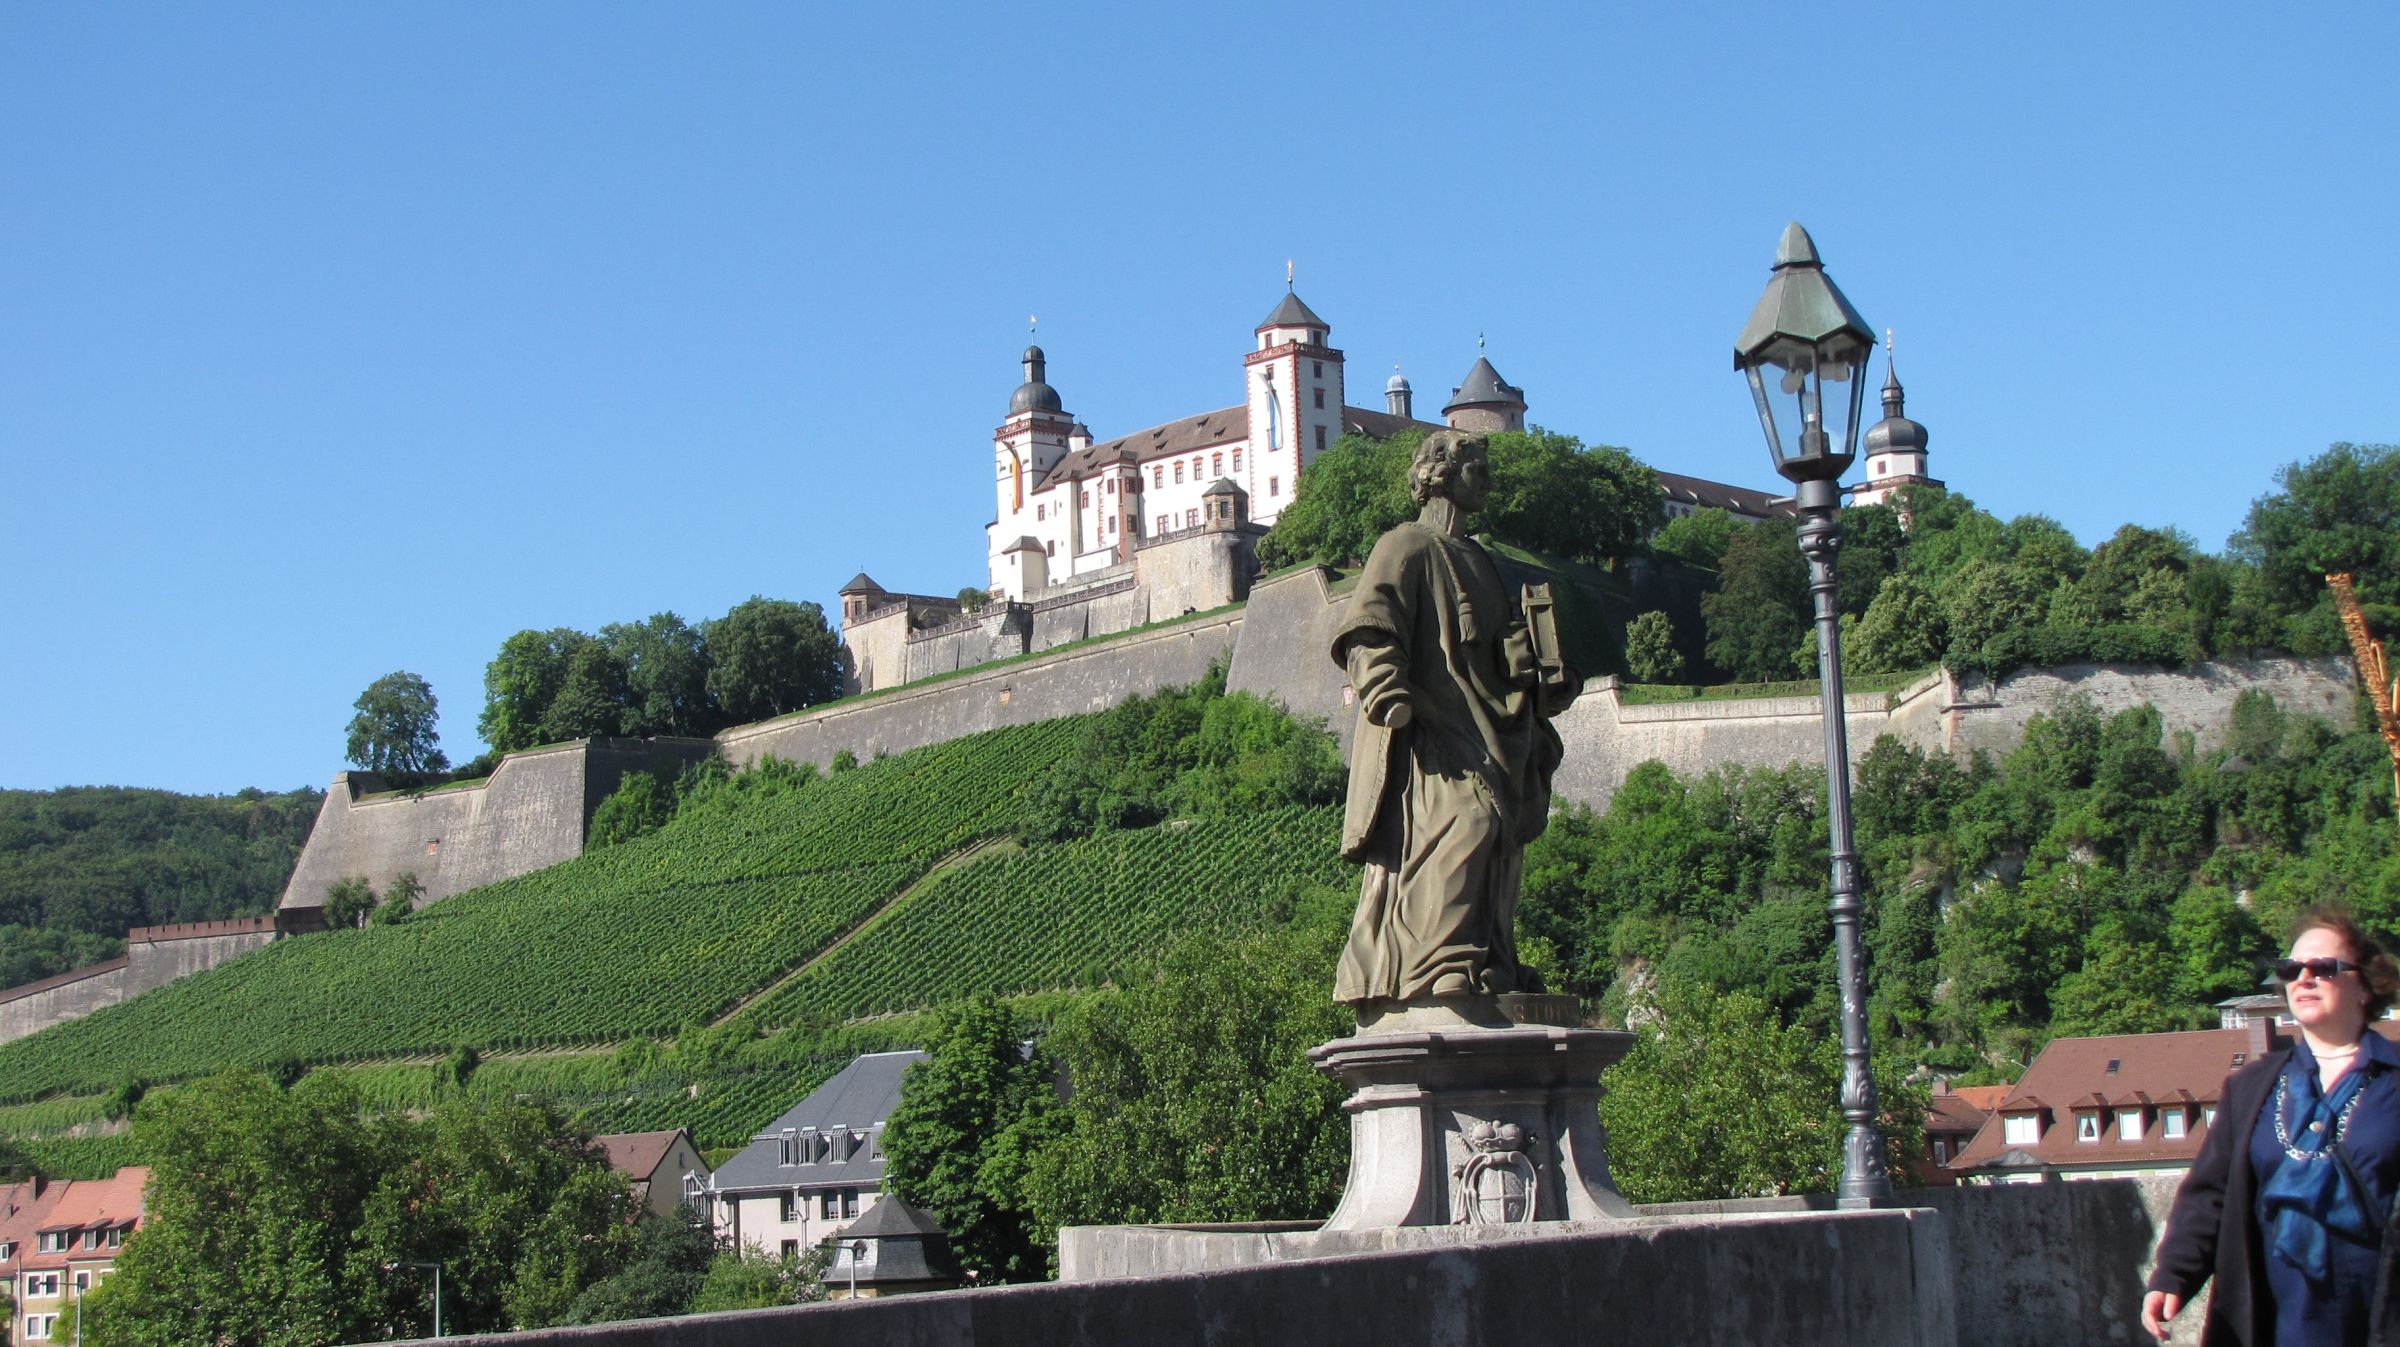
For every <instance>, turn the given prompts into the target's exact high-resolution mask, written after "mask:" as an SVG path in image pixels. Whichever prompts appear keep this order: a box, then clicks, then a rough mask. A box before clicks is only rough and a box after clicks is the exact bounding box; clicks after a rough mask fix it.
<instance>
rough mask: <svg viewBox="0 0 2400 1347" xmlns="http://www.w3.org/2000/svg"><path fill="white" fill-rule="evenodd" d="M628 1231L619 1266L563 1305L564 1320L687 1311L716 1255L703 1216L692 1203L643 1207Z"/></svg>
mask: <svg viewBox="0 0 2400 1347" xmlns="http://www.w3.org/2000/svg"><path fill="white" fill-rule="evenodd" d="M634 1234H635V1240H634V1247H633V1249H632V1251H631V1253H630V1254H629V1255H628V1256H627V1258H626V1261H625V1264H624V1266H623V1267H620V1268H618V1269H617V1270H616V1271H615V1272H613V1273H610V1274H609V1275H608V1276H606V1277H603V1278H601V1279H600V1280H598V1281H596V1282H593V1283H592V1284H591V1285H589V1286H587V1287H585V1288H584V1289H583V1291H582V1293H581V1294H579V1295H577V1296H576V1297H575V1300H574V1302H573V1303H572V1304H570V1305H569V1306H568V1307H567V1313H566V1316H565V1319H564V1322H566V1323H570V1324H605V1323H614V1322H616V1321H617V1320H620V1319H656V1318H661V1317H664V1316H666V1315H670V1314H688V1313H690V1312H691V1310H692V1302H693V1301H695V1300H697V1299H699V1296H700V1289H701V1287H702V1286H703V1285H704V1284H705V1283H706V1281H707V1279H708V1274H709V1272H710V1270H711V1268H712V1266H713V1265H714V1264H715V1262H716V1258H717V1241H716V1237H715V1236H714V1235H713V1234H712V1233H711V1232H710V1231H709V1227H708V1221H707V1218H706V1216H705V1215H704V1214H703V1213H702V1212H700V1211H699V1210H698V1209H696V1208H693V1207H684V1208H682V1209H680V1210H678V1211H675V1212H673V1213H671V1214H661V1213H659V1212H656V1211H652V1210H648V1209H644V1210H643V1212H642V1214H641V1218H640V1220H639V1221H638V1222H637V1223H636V1227H635V1232H634ZM787 1303H788V1302H787ZM745 1308H746V1307H745Z"/></svg>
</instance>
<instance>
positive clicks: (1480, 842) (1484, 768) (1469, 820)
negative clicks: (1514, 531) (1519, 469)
mask: <svg viewBox="0 0 2400 1347" xmlns="http://www.w3.org/2000/svg"><path fill="white" fill-rule="evenodd" d="M1333 658H1334V662H1335V663H1337V664H1340V665H1341V666H1343V668H1344V669H1345V670H1346V671H1347V672H1348V673H1349V677H1350V685H1351V687H1352V688H1353V689H1354V690H1355V691H1356V693H1357V702H1358V712H1359V714H1358V722H1357V727H1356V736H1355V738H1354V740H1353V743H1352V748H1351V757H1350V794H1349V799H1348V802H1347V806H1346V808H1345V811H1344V817H1343V821H1342V856H1343V858H1344V859H1346V860H1350V861H1355V862H1361V863H1363V864H1364V866H1365V869H1366V873H1365V878H1364V880H1363V882H1362V883H1361V885H1360V888H1359V898H1358V913H1357V916H1356V917H1355V918H1354V919H1353V921H1352V922H1351V926H1350V940H1349V944H1348V946H1347V947H1346V948H1345V949H1344V951H1343V954H1342V962H1341V969H1340V972H1339V974H1338V975H1337V977H1336V979H1335V983H1334V999H1335V1000H1337V1001H1341V1002H1344V1003H1349V1004H1356V1003H1359V1002H1364V1001H1373V1000H1393V1001H1404V1000H1410V999H1414V998H1417V997H1422V996H1425V995H1428V994H1430V993H1431V992H1432V991H1433V989H1434V985H1435V983H1436V982H1437V981H1438V980H1439V979H1441V978H1442V977H1443V976H1444V975H1445V974H1449V973H1457V974H1460V975H1462V976H1463V977H1464V978H1465V979H1466V988H1465V989H1466V990H1467V991H1470V992H1478V993H1496V992H1508V991H1518V990H1526V988H1525V987H1523V985H1522V981H1523V978H1522V974H1521V972H1520V970H1519V967H1518V964H1517V947H1516V918H1517V891H1518V879H1519V876H1520V874H1521V873H1522V870H1523V864H1524V848H1525V844H1526V843H1527V842H1530V841H1532V840H1533V839H1534V838H1535V837H1537V836H1539V835H1540V834H1541V832H1542V829H1543V828H1544V827H1545V826H1547V825H1548V823H1549V814H1550V774H1551V772H1552V771H1553V770H1555V769H1556V768H1557V766H1558V761H1559V756H1560V744H1559V738H1558V734H1557V731H1555V730H1553V729H1552V728H1551V727H1550V724H1549V721H1548V720H1547V719H1546V718H1545V713H1546V714H1548V715H1555V714H1557V713H1558V712H1559V711H1560V710H1563V709H1564V703H1565V701H1566V700H1567V699H1568V698H1570V697H1571V696H1572V693H1571V692H1569V693H1567V694H1565V695H1564V696H1554V697H1553V700H1552V702H1551V703H1550V704H1548V705H1543V706H1537V705H1536V702H1537V697H1536V693H1535V683H1536V675H1535V670H1534V660H1533V656H1532V650H1531V647H1530V643H1529V641H1528V638H1527V635H1526V632H1525V628H1524V624H1523V622H1522V620H1521V618H1520V617H1519V615H1518V612H1517V604H1516V602H1515V599H1514V597H1513V596H1512V595H1511V593H1510V592H1509V589H1508V586H1507V585H1506V583H1505V582H1504V581H1503V580H1502V579H1501V576H1500V572H1499V569H1498V568H1497V567H1496V566H1494V565H1493V564H1492V559H1491V557H1490V556H1489V555H1488V554H1487V553H1485V551H1484V550H1483V548H1482V547H1481V546H1479V545H1478V544H1477V543H1476V542H1475V541H1474V540H1473V539H1471V538H1457V537H1452V536H1450V535H1449V534H1447V533H1444V532H1442V531H1440V530H1438V529H1435V528H1432V527H1429V526H1427V525H1425V524H1423V523H1418V522H1413V521H1412V522H1410V523H1406V524H1402V525H1400V526H1399V527H1398V528H1395V529H1393V530H1392V531H1391V532H1389V533H1386V534H1385V535H1384V536H1383V537H1382V538H1381V539H1379V540H1378V541H1377V542H1376V544H1375V550H1374V552H1373V554H1372V555H1370V556H1369V557H1368V558H1367V566H1366V570H1365V572H1364V573H1363V574H1361V576H1360V577H1359V583H1358V588H1357V590H1356V591H1355V592H1354V593H1353V594H1352V595H1351V598H1350V603H1349V607H1348V608H1347V609H1346V610H1345V611H1344V613H1343V615H1342V621H1341V626H1340V628H1339V629H1338V631H1337V632H1336V634H1335V636H1334V640H1333ZM1569 687H1570V688H1571V687H1572V684H1571V683H1570V684H1569ZM1403 693H1404V694H1405V697H1404V699H1405V700H1406V701H1407V703H1408V704H1409V707H1410V711H1411V719H1410V720H1409V722H1408V723H1407V724H1406V725H1403V726H1401V727H1399V728H1397V729H1392V728H1386V727H1385V726H1384V725H1382V724H1379V723H1377V719H1376V718H1377V716H1378V715H1380V714H1381V713H1383V711H1384V709H1385V708H1387V707H1388V706H1389V705H1390V704H1391V703H1392V702H1394V701H1395V700H1400V699H1402V698H1403ZM1455 989H1456V988H1455V985H1454V987H1453V988H1452V990H1455Z"/></svg>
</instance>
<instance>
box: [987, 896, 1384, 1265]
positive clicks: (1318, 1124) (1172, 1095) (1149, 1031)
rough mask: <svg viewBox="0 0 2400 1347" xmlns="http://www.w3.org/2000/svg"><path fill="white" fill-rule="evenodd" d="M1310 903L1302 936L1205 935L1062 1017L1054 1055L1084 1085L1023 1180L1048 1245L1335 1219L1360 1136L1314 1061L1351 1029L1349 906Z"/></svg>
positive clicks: (1296, 921)
mask: <svg viewBox="0 0 2400 1347" xmlns="http://www.w3.org/2000/svg"><path fill="white" fill-rule="evenodd" d="M1301 899H1302V901H1301V908H1300V911H1299V912H1298V913H1297V914H1296V915H1295V916H1294V918H1293V920H1292V921H1291V922H1290V924H1288V925H1286V926H1282V927H1275V928H1270V929H1267V930H1262V931H1258V932H1254V933H1252V934H1249V935H1247V936H1240V937H1236V938H1233V939H1230V940H1229V939H1226V938H1224V937H1223V936H1221V935H1210V936H1205V937H1203V936H1194V937H1193V938H1191V939H1188V940H1186V941H1183V942H1181V943H1179V944H1178V945H1177V946H1176V947H1175V948H1174V949H1172V950H1170V951H1169V952H1168V954H1167V955H1166V957H1165V958H1164V959H1163V960H1162V961H1161V963H1160V964H1159V966H1158V968H1157V969H1156V971H1155V972H1153V973H1151V974H1149V975H1148V976H1144V977H1136V978H1134V979H1132V980H1131V981H1129V982H1128V983H1127V984H1126V985H1124V986H1122V987H1119V988H1117V989H1115V990H1112V991H1107V992H1104V993H1102V994H1101V995H1099V996H1096V997H1094V998H1091V999H1090V1000H1088V1001H1085V1002H1083V1003H1082V1004H1081V1005H1079V1006H1078V1007H1076V1008H1075V1009H1074V1010H1072V1011H1070V1012H1069V1013H1068V1014H1067V1015H1066V1016H1065V1017H1064V1018H1063V1019H1062V1020H1061V1022H1060V1024H1059V1026H1058V1028H1057V1029H1056V1030H1055V1031H1054V1032H1053V1033H1052V1035H1051V1038H1050V1040H1049V1043H1050V1046H1051V1048H1052V1050H1053V1051H1054V1052H1056V1053H1057V1055H1058V1058H1059V1060H1060V1061H1061V1062H1062V1063H1063V1064H1064V1065H1065V1067H1066V1069H1067V1074H1068V1077H1069V1079H1070V1080H1071V1081H1072V1083H1073V1087H1074V1088H1073V1090H1072V1092H1071V1093H1070V1095H1069V1097H1068V1100H1067V1103H1066V1105H1065V1107H1064V1119H1063V1121H1064V1126H1063V1130H1062V1131H1061V1133H1060V1135H1059V1137H1058V1139H1057V1140H1055V1141H1053V1142H1051V1143H1050V1144H1048V1145H1045V1146H1043V1147H1041V1148H1040V1149H1039V1150H1038V1152H1036V1153H1035V1154H1034V1155H1033V1156H1032V1158H1031V1163H1030V1167H1029V1168H1030V1172H1029V1173H1028V1174H1027V1175H1026V1177H1025V1180H1024V1181H1025V1185H1026V1188H1027V1190H1028V1191H1029V1192H1030V1193H1031V1195H1032V1198H1033V1207H1034V1209H1035V1211H1036V1213H1037V1214H1038V1218H1039V1221H1040V1225H1041V1229H1042V1230H1043V1232H1044V1235H1045V1237H1047V1236H1048V1235H1049V1234H1050V1232H1054V1231H1055V1230H1056V1228H1057V1227H1059V1226H1061V1225H1093V1224H1116V1223H1123V1222H1145V1221H1260V1220H1281V1219H1296V1218H1303V1217H1313V1216H1322V1215H1325V1214H1327V1213H1329V1212H1331V1211H1332V1209H1333V1205H1334V1203H1335V1202H1336V1201H1337V1200H1338V1199H1339V1198H1340V1195H1341V1187H1342V1178H1343V1174H1344V1171H1345V1168H1346V1165H1347V1160H1348V1155H1349V1124H1348V1121H1347V1119H1346V1118H1345V1117H1344V1115H1343V1114H1342V1112H1341V1108H1340V1103H1341V1097H1342V1092H1341V1090H1340V1088H1339V1087H1338V1086H1336V1085H1335V1084H1334V1082H1333V1081H1332V1080H1330V1079H1329V1078H1327V1077H1326V1076H1325V1075H1324V1074H1323V1073H1322V1072H1320V1071H1318V1070H1316V1068H1315V1067H1314V1066H1312V1065H1311V1064H1310V1063H1309V1061H1308V1058H1307V1055H1306V1054H1307V1051H1308V1049H1310V1048H1312V1047H1314V1046H1316V1045H1317V1044H1319V1043H1322V1042H1325V1041H1326V1040H1328V1039H1330V1038H1333V1037H1336V1036H1338V1035H1340V1034H1342V1033H1344V1032H1347V1031H1348V1029H1349V1027H1350V1025H1349V1016H1348V1014H1347V1013H1346V1011H1345V1010H1344V1009H1343V1008H1342V1007H1340V1006H1337V1005H1335V1004H1334V1003H1333V1002H1332V1000H1331V999H1330V998H1328V997H1327V996H1326V994H1325V988H1326V987H1327V986H1328V985H1329V984H1330V982H1331V980H1332V977H1333V964H1334V958H1335V955H1336V953H1337V952H1338V950H1339V948H1340V943H1341V939H1342V935H1343V933H1344V931H1345V930H1346V926H1347V916H1348V913H1347V895H1345V894H1340V893H1335V892H1332V891H1326V892H1321V893H1320V892H1310V893H1306V894H1304V895H1302V896H1301Z"/></svg>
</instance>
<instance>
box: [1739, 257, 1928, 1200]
mask: <svg viewBox="0 0 2400 1347" xmlns="http://www.w3.org/2000/svg"><path fill="white" fill-rule="evenodd" d="M1874 350H1875V333H1874V330H1873V329H1871V328H1869V327H1868V326H1867V320H1866V319H1864V318H1861V317H1860V316H1859V313H1858V310H1857V309H1855V308H1852V307H1851V305H1850V301H1849V300H1848V299H1847V298H1845V297H1844V296H1843V295H1842V292H1841V290H1840V289H1839V288H1838V287H1836V286H1835V285H1834V283H1833V280H1832V278H1831V277H1829V276H1827V275H1826V274H1825V265H1824V263H1823V262H1821V261H1819V260H1818V258H1817V246H1816V243H1815V241H1813V240H1812V239H1810V238H1809V236H1808V231H1807V230H1805V229H1802V228H1801V227H1800V226H1799V225H1798V224H1797V223H1794V224H1792V225H1790V226H1789V227H1787V228H1786V229H1785V230H1784V231H1783V240H1782V242H1781V244H1780V245H1778V246H1777V248H1776V250H1775V271H1774V274H1773V275H1772V276H1770V277H1769V278H1768V280H1767V291H1766V293H1765V294H1764V295H1761V296H1760V297H1759V300H1758V307H1757V308H1756V309H1754V310H1752V311H1751V314H1750V321H1749V322H1748V323H1747V324H1745V325H1743V327H1742V335H1741V336H1740V337H1738V338H1736V339H1735V340H1734V344H1733V367H1734V369H1736V370H1738V371H1740V372H1741V373H1742V374H1744V375H1747V376H1748V377H1749V380H1750V396H1751V398H1752V399H1753V400H1754V401H1755V402H1756V403H1757V405H1758V423H1759V428H1760V429H1761V430H1762V431H1764V432H1765V433H1766V437H1767V452H1768V453H1769V455H1771V456H1772V457H1773V459H1774V461H1775V471H1777V472H1779V473H1781V474H1782V475H1783V476H1784V478H1785V479H1786V480H1788V481H1790V482H1791V483H1792V485H1793V487H1794V492H1793V501H1794V503H1795V504H1797V505H1798V506H1799V509H1800V554H1801V555H1802V556H1804V557H1806V558H1808V592H1809V597H1810V599H1811V600H1812V601H1813V602H1814V604H1815V607H1816V622H1817V677H1818V681H1819V687H1820V689H1821V691H1822V693H1823V696H1824V719H1825V817H1826V823H1827V824H1828V826H1829V827H1830V828H1831V831H1832V847H1831V850H1832V856H1833V901H1832V902H1831V904H1829V907H1830V909H1831V911H1832V914H1833V944H1834V959H1835V961H1836V966H1837V968H1838V969H1839V973H1840V979H1841V995H1842V1018H1841V1030H1842V1120H1843V1122H1844V1123H1845V1124H1846V1125H1847V1126H1846V1128H1845V1130H1844V1133H1843V1137H1842V1178H1841V1183H1840V1185H1839V1186H1838V1187H1837V1188H1836V1189H1835V1190H1834V1192H1835V1196H1836V1198H1837V1200H1838V1201H1839V1203H1840V1205H1842V1206H1844V1207H1871V1206H1875V1205H1877V1204H1879V1203H1884V1202H1888V1201H1890V1200H1891V1196H1892V1179H1891V1175H1890V1174H1889V1173H1887V1172H1885V1168H1884V1157H1883V1136H1882V1133H1881V1132H1879V1131H1878V1130H1877V1129H1876V1126H1875V1079H1874V1077H1873V1076H1872V1075H1871V1074H1869V1072H1868V1070H1867V1060H1868V1057H1867V1000H1866V987H1865V972H1866V969H1865V962H1866V960H1865V954H1864V952H1863V951H1862V949H1861V945H1860V940H1859V914H1860V911H1861V904H1860V902H1859V896H1858V852H1857V849H1856V848H1855V846H1854V845H1853V844H1852V841H1851V834H1850V745H1849V735H1848V733H1847V731H1846V728H1845V726H1844V724H1843V713H1842V631H1841V608H1840V604H1839V603H1838V602H1837V600H1836V594H1835V579H1834V558H1835V556H1836V555H1837V554H1838V552H1839V551H1840V548H1841V541H1842V538H1841V516H1840V513H1839V512H1840V510H1841V504H1842V488H1841V476H1842V473H1843V472H1844V471H1846V470H1847V469H1848V468H1849V466H1850V464H1851V461H1852V460H1853V459H1855V458H1856V457H1857V456H1858V429H1859V422H1860V419H1861V412H1862V410H1863V409H1864V407H1865V405H1866V394H1867V379H1866V368H1867V359H1868V357H1869V356H1870V355H1872V354H1873V353H1874ZM1779 406H1780V407H1782V408H1783V409H1784V412H1785V414H1784V415H1783V416H1778V414H1777V409H1778V407H1779Z"/></svg>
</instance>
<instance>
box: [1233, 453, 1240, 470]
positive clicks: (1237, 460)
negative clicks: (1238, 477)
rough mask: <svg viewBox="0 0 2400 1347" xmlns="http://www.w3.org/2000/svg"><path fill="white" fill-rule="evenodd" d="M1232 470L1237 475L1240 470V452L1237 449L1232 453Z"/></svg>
mask: <svg viewBox="0 0 2400 1347" xmlns="http://www.w3.org/2000/svg"><path fill="white" fill-rule="evenodd" d="M1233 470H1234V472H1236V473H1237V474H1238V473H1239V472H1241V470H1242V451H1241V450H1239V449H1236V450H1234V451H1233Z"/></svg>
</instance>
